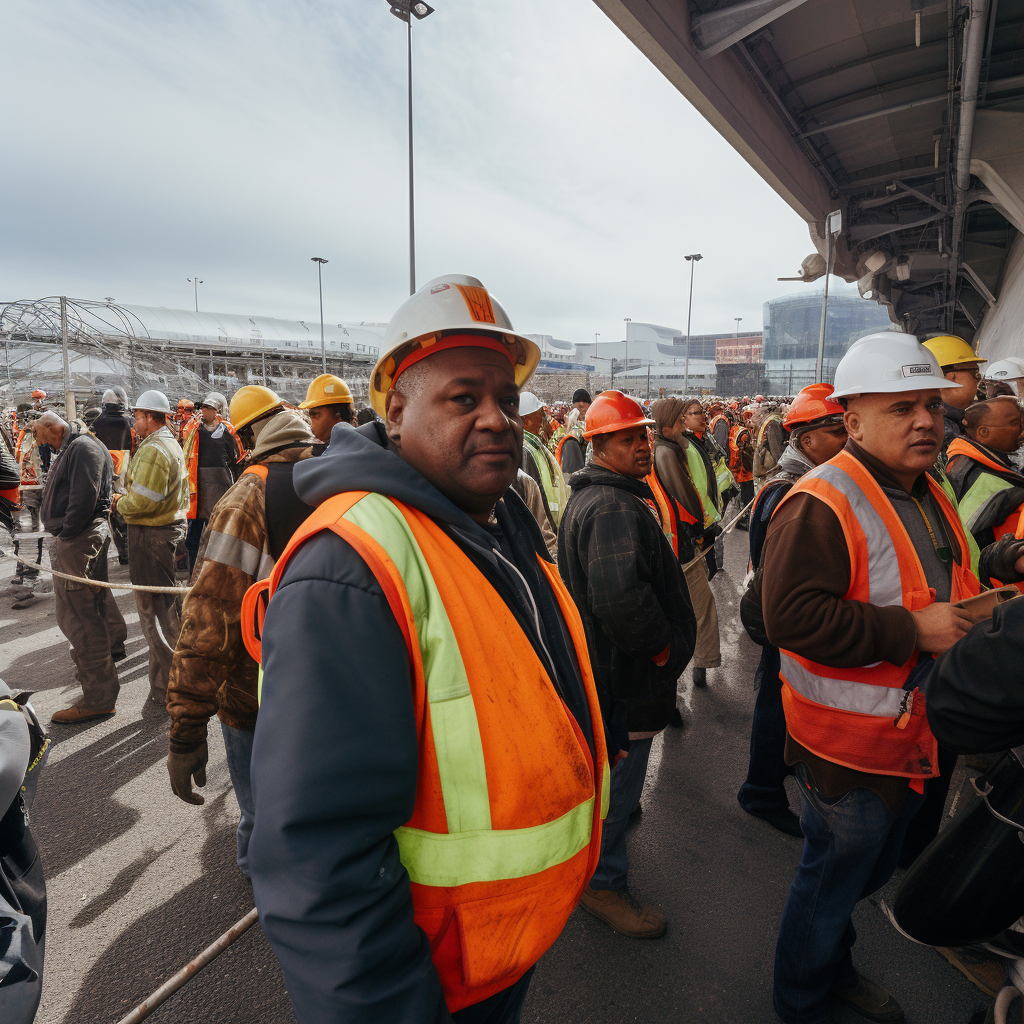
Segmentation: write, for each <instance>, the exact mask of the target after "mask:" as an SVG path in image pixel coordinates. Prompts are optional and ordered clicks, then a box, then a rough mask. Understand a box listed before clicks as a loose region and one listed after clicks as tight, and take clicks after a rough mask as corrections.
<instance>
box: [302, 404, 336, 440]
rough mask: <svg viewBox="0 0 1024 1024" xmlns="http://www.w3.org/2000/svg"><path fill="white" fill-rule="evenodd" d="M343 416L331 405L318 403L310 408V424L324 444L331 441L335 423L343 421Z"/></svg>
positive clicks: (317, 437)
mask: <svg viewBox="0 0 1024 1024" xmlns="http://www.w3.org/2000/svg"><path fill="white" fill-rule="evenodd" d="M341 422H343V421H342V418H341V417H340V416H338V415H337V414H336V413H335V412H334V410H333V409H332V408H331V407H330V406H329V405H318V406H315V407H314V408H312V409H310V410H309V425H310V427H312V429H313V433H314V434H315V435H316V439H317V440H318V441H322V442H323V443H324V444H330V443H331V431H332V430H333V429H334V424H335V423H341Z"/></svg>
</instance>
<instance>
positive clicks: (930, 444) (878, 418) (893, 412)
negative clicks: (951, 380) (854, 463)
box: [844, 390, 942, 479]
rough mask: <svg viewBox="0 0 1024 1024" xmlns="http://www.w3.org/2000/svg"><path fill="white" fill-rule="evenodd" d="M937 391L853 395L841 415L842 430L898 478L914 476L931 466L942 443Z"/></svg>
mask: <svg viewBox="0 0 1024 1024" xmlns="http://www.w3.org/2000/svg"><path fill="white" fill-rule="evenodd" d="M940 394H941V392H939V391H938V390H935V391H900V392H897V393H896V394H891V395H856V396H853V397H852V398H851V399H850V401H849V408H848V409H847V412H846V416H845V417H844V422H845V424H846V429H847V431H848V433H849V435H850V437H852V438H853V439H854V441H856V442H857V444H859V445H860V446H861V447H862V448H863V449H864V450H865V451H866V452H868V453H869V454H871V455H873V456H874V457H875V458H876V459H878V460H879V461H880V462H882V463H883V464H884V465H885V466H887V467H888V468H889V469H890V470H892V471H893V473H894V474H896V475H897V476H898V477H901V478H907V479H910V478H916V477H917V476H918V475H919V474H921V473H923V472H924V471H925V470H927V469H930V468H931V467H932V465H934V463H935V459H936V458H937V457H938V454H939V449H940V447H941V446H942V399H941V398H940V397H939V396H940Z"/></svg>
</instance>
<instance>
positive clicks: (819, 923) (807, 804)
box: [774, 764, 924, 1024]
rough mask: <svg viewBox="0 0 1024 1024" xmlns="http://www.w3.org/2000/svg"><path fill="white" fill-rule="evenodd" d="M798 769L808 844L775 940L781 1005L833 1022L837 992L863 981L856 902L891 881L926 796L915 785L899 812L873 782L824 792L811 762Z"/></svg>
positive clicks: (803, 1016) (785, 1010) (808, 1022)
mask: <svg viewBox="0 0 1024 1024" xmlns="http://www.w3.org/2000/svg"><path fill="white" fill-rule="evenodd" d="M796 777H797V781H798V782H799V783H800V795H801V797H802V798H803V814H801V816H800V826H801V828H803V830H804V852H803V857H802V858H801V860H800V866H799V867H798V868H797V872H796V877H795V878H794V879H793V884H792V886H791V887H790V890H789V897H788V899H787V900H786V908H785V910H783V912H782V922H781V924H780V925H779V940H778V943H777V945H776V947H775V992H774V1002H775V1012H776V1013H777V1014H778V1015H779V1018H780V1019H781V1020H782V1021H784V1022H785V1024H828V1019H829V1016H828V1004H829V996H830V995H831V993H832V992H834V991H843V990H845V989H849V988H853V987H854V986H855V985H856V984H857V972H856V971H855V970H854V967H853V957H852V956H851V952H850V951H851V950H852V948H853V944H854V942H855V941H856V939H857V933H856V931H855V930H854V927H853V922H852V921H851V915H852V914H853V908H854V907H855V906H856V905H857V903H858V901H859V900H862V899H864V898H865V897H866V896H870V895H871V894H872V893H873V892H877V890H879V889H880V888H881V887H882V886H883V885H885V883H886V882H888V881H889V879H890V877H891V876H892V873H893V871H894V870H895V869H896V861H897V858H898V857H899V853H900V847H901V846H902V845H903V836H904V833H905V832H906V831H907V825H909V824H910V819H911V818H913V816H914V814H915V813H916V812H917V810H918V808H919V807H920V806H921V804H922V803H923V802H924V797H923V796H922V795H921V794H920V793H915V792H913V791H912V790H908V792H907V798H906V801H905V803H904V804H903V808H902V810H901V811H900V813H899V814H897V815H892V814H890V812H889V810H888V809H887V808H886V806H885V804H884V803H883V802H882V799H881V797H879V796H876V795H875V794H874V793H872V792H871V791H870V790H867V789H852V790H850V792H849V793H847V794H845V795H844V796H841V797H838V798H836V799H832V798H825V797H823V796H822V795H821V794H820V793H819V792H818V791H817V790H816V789H813V788H812V787H811V785H810V775H809V774H808V772H807V769H806V767H805V766H804V765H802V764H798V765H797V766H796Z"/></svg>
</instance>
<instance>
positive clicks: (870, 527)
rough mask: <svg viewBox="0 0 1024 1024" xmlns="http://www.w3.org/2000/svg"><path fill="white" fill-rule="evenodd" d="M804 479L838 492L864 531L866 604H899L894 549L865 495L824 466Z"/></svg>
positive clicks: (841, 473)
mask: <svg viewBox="0 0 1024 1024" xmlns="http://www.w3.org/2000/svg"><path fill="white" fill-rule="evenodd" d="M807 476H808V477H812V476H815V477H817V478H818V479H820V480H824V481H825V482H826V483H828V484H831V485H832V486H833V487H834V488H835V489H836V490H837V491H839V492H840V493H841V494H842V495H843V496H844V497H845V498H846V500H847V501H848V502H849V503H850V507H851V508H852V509H853V514H854V516H856V518H857V521H858V522H859V523H860V526H861V529H862V530H863V531H864V536H865V538H866V539H867V545H868V594H869V597H868V603H869V604H874V605H878V606H879V607H884V606H887V605H897V604H903V586H902V584H901V582H900V566H899V561H898V560H897V558H896V548H895V546H894V545H893V542H892V537H890V536H889V531H888V530H887V529H886V528H885V523H883V522H882V517H881V516H880V515H879V514H878V513H877V512H876V511H875V509H874V506H873V505H872V504H871V502H870V500H869V499H868V497H867V495H866V494H865V493H864V492H863V491H862V490H861V489H860V487H858V486H857V484H856V482H855V481H854V479H853V478H852V477H851V476H850V474H849V473H847V472H846V471H845V470H842V469H840V468H839V467H838V466H834V465H832V464H831V463H828V462H826V463H825V464H824V465H822V466H818V467H817V469H812V470H811V472H810V473H808V474H807ZM811 699H812V700H813V699H814V698H811ZM822 703H827V702H822ZM835 706H838V705H835ZM869 713H870V712H869Z"/></svg>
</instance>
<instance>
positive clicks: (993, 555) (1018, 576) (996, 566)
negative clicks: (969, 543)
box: [978, 533, 1024, 584]
mask: <svg viewBox="0 0 1024 1024" xmlns="http://www.w3.org/2000/svg"><path fill="white" fill-rule="evenodd" d="M1022 556H1024V540H1017V538H1016V537H1014V536H1013V534H1012V533H1006V534H1003V536H1002V537H1000V538H999V540H997V541H996V542H995V544H989V546H988V547H987V548H985V549H984V550H983V551H982V552H981V558H980V559H979V561H978V577H979V578H980V579H981V581H982V583H985V584H989V583H991V581H992V580H999V582H1000V583H1019V582H1021V581H1022V580H1024V573H1020V572H1018V571H1017V564H1016V563H1017V560H1018V559H1020V558H1021V557H1022Z"/></svg>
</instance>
